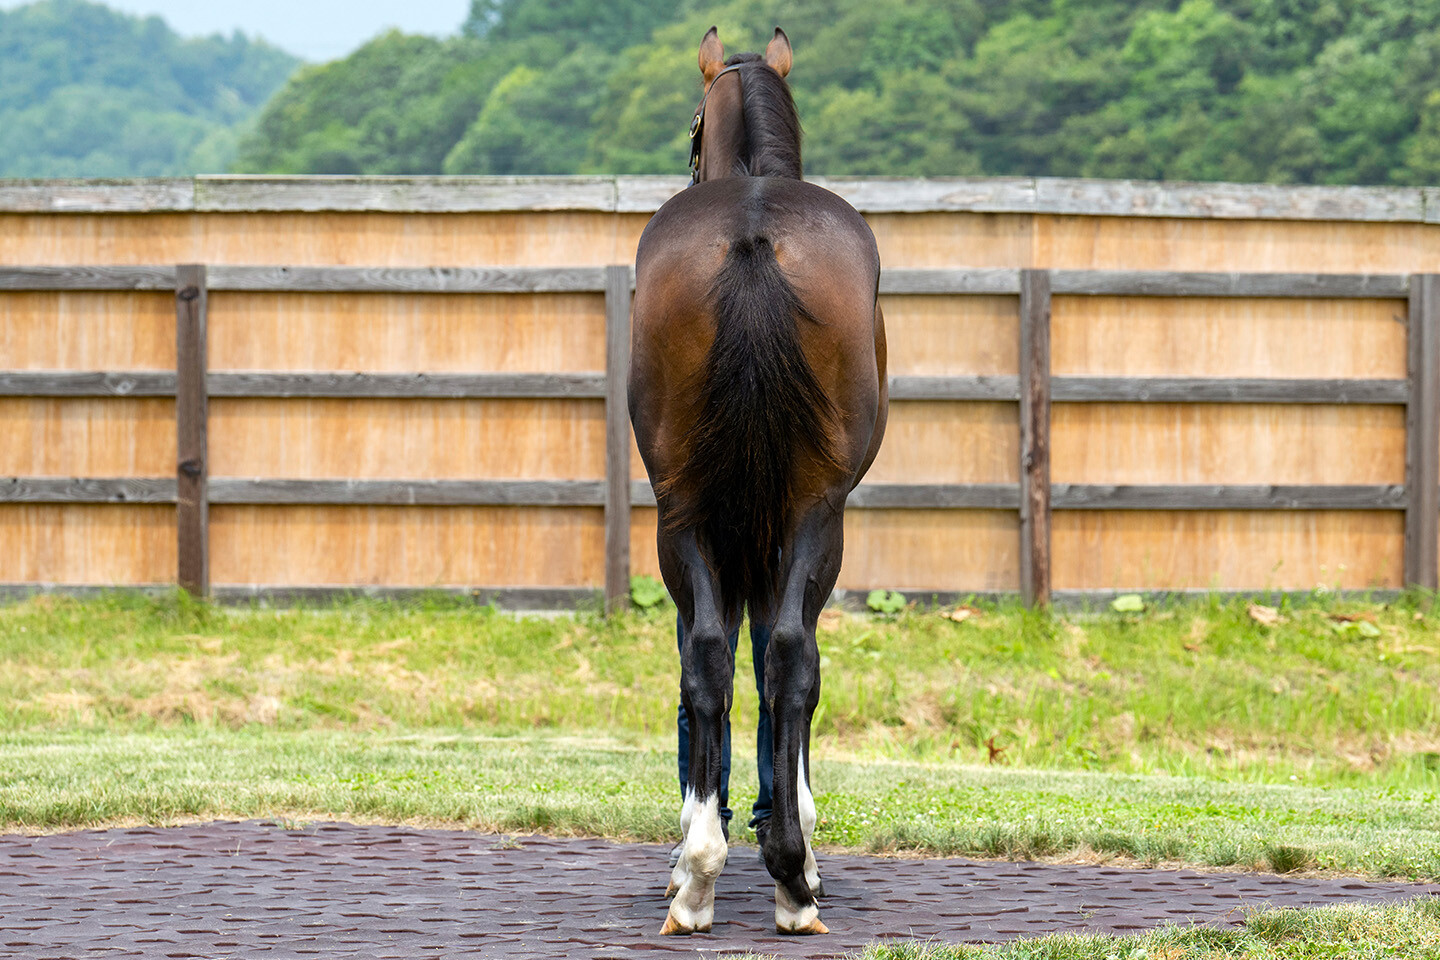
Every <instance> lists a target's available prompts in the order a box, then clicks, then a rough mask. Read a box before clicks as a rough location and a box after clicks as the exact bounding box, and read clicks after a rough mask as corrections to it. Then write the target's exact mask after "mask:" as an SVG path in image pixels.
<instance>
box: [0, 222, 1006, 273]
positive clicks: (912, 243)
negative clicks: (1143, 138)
mask: <svg viewBox="0 0 1440 960" xmlns="http://www.w3.org/2000/svg"><path fill="white" fill-rule="evenodd" d="M865 219H866V222H868V223H869V224H870V229H871V230H872V231H874V233H875V242H876V243H877V244H878V245H879V248H880V262H881V263H882V264H884V267H885V269H886V270H890V269H895V268H905V267H944V268H955V267H1011V268H1013V267H1023V266H1029V265H1030V261H1031V259H1032V250H1031V247H1032V236H1033V230H1032V225H1031V218H1030V217H1028V216H1024V215H1020V214H1005V213H923V214H906V213H873V214H871V215H870V216H868V217H866V218H865ZM0 226H3V223H0ZM0 249H3V248H0Z"/></svg>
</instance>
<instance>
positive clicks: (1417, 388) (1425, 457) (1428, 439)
mask: <svg viewBox="0 0 1440 960" xmlns="http://www.w3.org/2000/svg"><path fill="white" fill-rule="evenodd" d="M1408 344H1409V357H1408V361H1409V362H1408V367H1409V386H1410V397H1409V404H1408V405H1407V406H1406V408H1405V489H1406V492H1407V493H1406V498H1405V581H1404V582H1405V584H1406V585H1407V586H1418V587H1422V588H1423V589H1426V590H1434V589H1436V586H1437V582H1440V555H1437V550H1440V544H1437V541H1440V275H1437V274H1433V273H1426V274H1416V275H1415V276H1414V277H1412V278H1411V285H1410V321H1409V337H1408Z"/></svg>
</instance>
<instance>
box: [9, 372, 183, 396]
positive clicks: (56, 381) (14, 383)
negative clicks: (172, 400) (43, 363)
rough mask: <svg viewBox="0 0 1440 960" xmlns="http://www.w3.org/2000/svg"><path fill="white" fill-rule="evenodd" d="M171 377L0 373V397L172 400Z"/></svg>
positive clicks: (76, 373)
mask: <svg viewBox="0 0 1440 960" xmlns="http://www.w3.org/2000/svg"><path fill="white" fill-rule="evenodd" d="M173 396H175V374H173V373H171V372H169V371H165V372H163V373H161V372H155V373H150V372H145V373H129V372H124V373H120V372H113V373H112V372H106V371H83V372H73V373H72V372H70V371H64V372H54V371H50V370H43V371H42V370H36V371H31V370H14V371H0V397H173Z"/></svg>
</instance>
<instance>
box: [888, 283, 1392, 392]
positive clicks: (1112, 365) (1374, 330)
mask: <svg viewBox="0 0 1440 960" xmlns="http://www.w3.org/2000/svg"><path fill="white" fill-rule="evenodd" d="M1053 309H1054V327H1053V337H1054V345H1053V346H1054V358H1053V360H1054V364H1055V373H1056V375H1058V376H1064V375H1087V376H1137V377H1272V378H1291V377H1294V378H1302V377H1308V378H1317V379H1318V378H1332V377H1333V378H1345V377H1356V378H1372V379H1387V378H1394V379H1404V377H1405V304H1404V302H1403V301H1398V300H1378V299H1372V300H1276V299H1258V300H1257V299H1231V298H1217V297H1195V298H1189V297H1187V298H1181V299H1174V300H1166V299H1160V298H1156V297H1061V296H1057V297H1055V301H1054V308H1053ZM886 319H887V320H888V319H889V317H888V315H887V317H886Z"/></svg>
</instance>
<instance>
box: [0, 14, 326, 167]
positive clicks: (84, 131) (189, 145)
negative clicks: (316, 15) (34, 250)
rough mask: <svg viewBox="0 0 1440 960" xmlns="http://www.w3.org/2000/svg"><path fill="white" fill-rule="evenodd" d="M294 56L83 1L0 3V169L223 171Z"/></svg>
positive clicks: (286, 73) (290, 69)
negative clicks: (7, 6) (194, 34)
mask: <svg viewBox="0 0 1440 960" xmlns="http://www.w3.org/2000/svg"><path fill="white" fill-rule="evenodd" d="M297 64H298V61H297V60H296V59H295V58H294V57H292V56H290V55H289V54H288V53H284V52H283V51H280V50H277V49H275V48H274V47H270V46H267V45H265V44H263V43H256V42H253V41H250V40H247V39H246V38H245V37H243V36H240V35H236V36H233V37H229V38H225V37H218V36H216V37H206V38H203V39H195V40H186V39H182V38H181V37H179V36H177V35H176V34H175V33H174V32H173V31H172V30H171V29H170V28H169V27H167V26H166V25H165V22H164V21H163V20H161V19H160V18H159V17H132V16H129V15H127V14H123V13H118V12H116V11H114V10H111V9H109V8H108V7H104V6H101V5H100V4H97V3H86V2H84V0H43V2H40V3H34V4H30V5H29V6H23V7H17V8H15V9H13V10H0V177H122V176H123V177H134V176H163V175H170V174H186V173H193V172H198V171H210V172H216V171H223V170H225V169H226V168H227V167H228V166H229V165H230V164H231V162H232V161H233V159H234V156H235V148H236V144H237V142H238V140H239V137H240V135H241V132H240V129H239V125H241V124H243V123H244V122H245V121H246V120H248V119H250V118H252V117H253V116H254V114H255V113H256V112H257V111H258V110H259V109H260V107H261V106H262V105H263V104H264V103H265V101H267V100H269V99H270V96H271V95H272V94H273V93H274V92H275V91H276V90H277V89H279V88H280V86H281V85H282V84H284V83H285V80H286V78H287V77H289V76H290V75H291V73H293V72H294V70H295V67H296V66H297Z"/></svg>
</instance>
